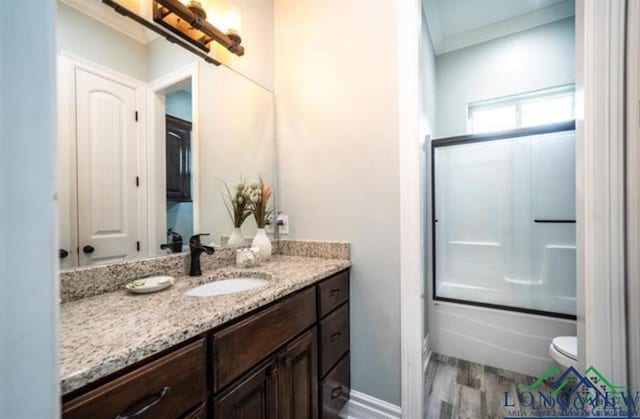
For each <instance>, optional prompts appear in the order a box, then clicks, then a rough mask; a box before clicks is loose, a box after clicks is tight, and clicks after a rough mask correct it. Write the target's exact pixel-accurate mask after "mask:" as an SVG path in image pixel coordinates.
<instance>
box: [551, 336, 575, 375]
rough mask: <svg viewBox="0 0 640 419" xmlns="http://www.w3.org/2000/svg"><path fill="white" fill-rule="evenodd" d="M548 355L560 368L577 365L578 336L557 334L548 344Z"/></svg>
mask: <svg viewBox="0 0 640 419" xmlns="http://www.w3.org/2000/svg"><path fill="white" fill-rule="evenodd" d="M549 355H551V358H552V359H553V360H554V361H555V362H556V363H557V364H558V365H559V366H561V367H562V368H569V367H574V368H577V367H578V337H577V336H558V337H556V338H553V340H552V341H551V345H549Z"/></svg>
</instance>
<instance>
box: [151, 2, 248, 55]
mask: <svg viewBox="0 0 640 419" xmlns="http://www.w3.org/2000/svg"><path fill="white" fill-rule="evenodd" d="M153 20H154V21H155V22H156V23H158V24H160V25H162V26H163V27H165V28H167V29H169V30H170V31H172V32H174V33H175V34H177V35H179V36H180V37H182V38H184V39H185V40H187V41H188V42H190V43H191V44H193V45H195V46H196V47H198V48H199V49H201V50H203V51H206V52H209V51H210V47H209V44H210V43H211V42H214V41H215V42H217V43H219V44H221V45H223V46H224V47H225V48H226V49H228V50H229V51H231V52H232V53H234V54H236V55H238V56H243V55H244V47H243V46H242V45H241V43H242V39H241V38H240V36H239V35H238V33H237V32H236V31H235V30H232V29H230V30H228V31H227V32H226V33H225V32H222V31H221V30H220V29H218V28H216V27H215V26H213V25H212V24H211V23H209V22H208V21H207V12H206V11H205V10H204V8H203V7H202V4H201V3H200V2H199V1H196V0H189V1H187V2H186V4H183V3H182V2H181V1H179V0H154V1H153Z"/></svg>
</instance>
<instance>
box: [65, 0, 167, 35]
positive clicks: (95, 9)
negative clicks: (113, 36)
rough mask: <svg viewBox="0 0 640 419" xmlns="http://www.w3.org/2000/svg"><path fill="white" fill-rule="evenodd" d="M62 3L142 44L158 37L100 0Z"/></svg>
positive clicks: (66, 0)
mask: <svg viewBox="0 0 640 419" xmlns="http://www.w3.org/2000/svg"><path fill="white" fill-rule="evenodd" d="M60 1H61V2H62V3H64V4H66V5H67V6H69V7H72V8H74V9H76V10H77V11H79V12H81V13H84V14H85V15H87V16H89V17H91V18H93V19H96V20H98V21H99V22H101V23H104V24H105V25H107V26H109V27H111V28H113V29H115V30H117V31H118V32H121V33H123V34H125V35H127V36H128V37H130V38H133V39H135V40H136V41H138V42H140V43H142V44H148V43H149V42H151V41H153V40H154V39H156V38H157V37H158V35H157V34H155V33H153V32H151V31H149V30H148V29H146V28H144V27H143V26H142V25H139V24H138V23H136V22H135V21H133V20H131V19H129V18H127V17H125V16H122V15H120V14H118V13H117V12H116V11H115V10H113V9H112V8H110V7H107V6H105V5H104V4H102V2H101V1H100V0H60Z"/></svg>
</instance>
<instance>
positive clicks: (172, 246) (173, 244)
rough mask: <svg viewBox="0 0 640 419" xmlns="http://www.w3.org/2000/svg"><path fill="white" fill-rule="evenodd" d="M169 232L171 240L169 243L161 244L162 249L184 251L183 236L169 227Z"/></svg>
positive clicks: (175, 251)
mask: <svg viewBox="0 0 640 419" xmlns="http://www.w3.org/2000/svg"><path fill="white" fill-rule="evenodd" d="M167 233H168V235H169V237H171V241H170V242H169V243H165V244H161V245H160V249H163V250H164V249H169V250H171V252H172V253H180V252H182V236H181V235H180V234H179V233H176V232H175V231H172V230H171V229H169V230H168V231H167Z"/></svg>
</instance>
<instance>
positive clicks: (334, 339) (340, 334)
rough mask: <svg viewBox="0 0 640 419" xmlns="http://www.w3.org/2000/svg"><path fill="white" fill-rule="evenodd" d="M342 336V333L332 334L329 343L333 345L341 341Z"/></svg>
mask: <svg viewBox="0 0 640 419" xmlns="http://www.w3.org/2000/svg"><path fill="white" fill-rule="evenodd" d="M340 336H342V333H340V332H335V333H332V334H331V337H330V338H329V342H331V343H333V342H335V341H337V340H339V339H340Z"/></svg>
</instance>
